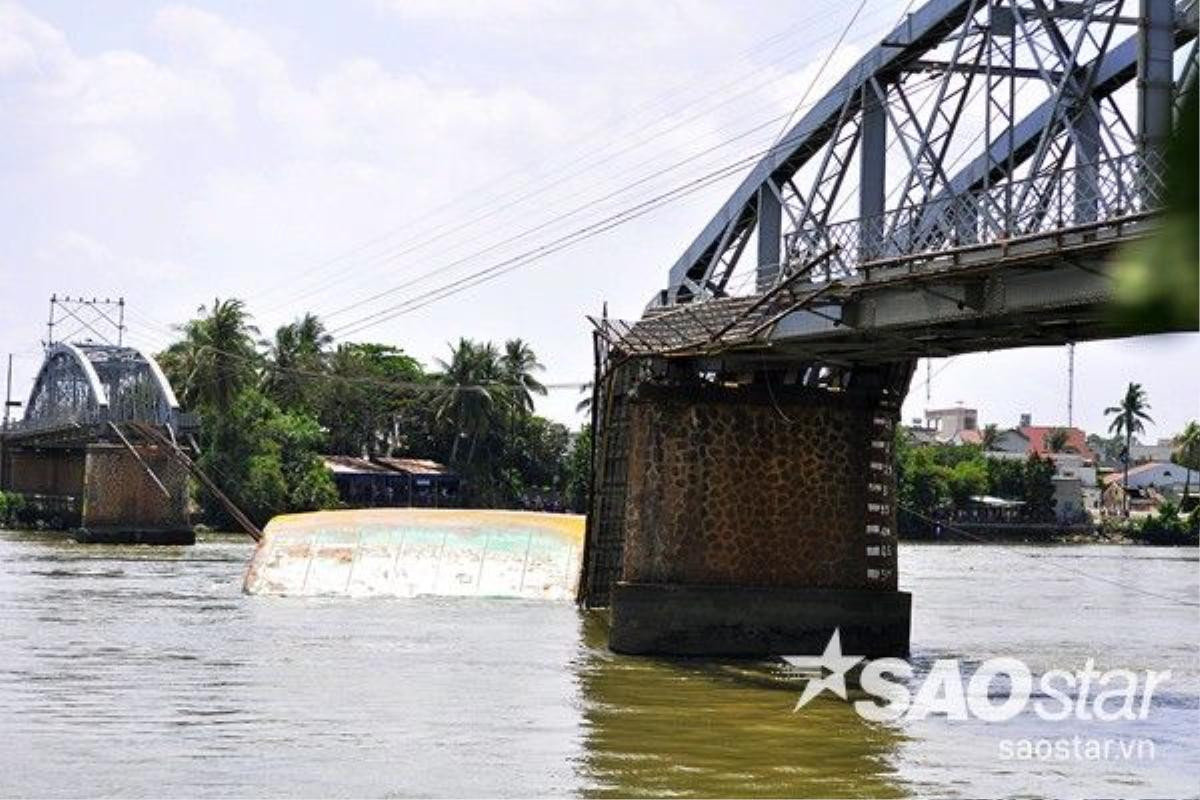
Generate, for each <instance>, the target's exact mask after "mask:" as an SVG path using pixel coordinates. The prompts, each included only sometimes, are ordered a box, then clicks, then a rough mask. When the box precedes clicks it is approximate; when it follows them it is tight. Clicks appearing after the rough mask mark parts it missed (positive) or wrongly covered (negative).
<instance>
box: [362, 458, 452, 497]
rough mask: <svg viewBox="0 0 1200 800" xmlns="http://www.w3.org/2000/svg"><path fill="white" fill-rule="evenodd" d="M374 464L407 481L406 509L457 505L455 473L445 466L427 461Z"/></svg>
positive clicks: (381, 460)
mask: <svg viewBox="0 0 1200 800" xmlns="http://www.w3.org/2000/svg"><path fill="white" fill-rule="evenodd" d="M375 463H377V464H382V465H383V466H385V467H387V468H389V469H391V470H393V471H395V472H396V473H397V474H399V475H403V476H404V477H405V478H406V479H407V481H408V503H407V505H410V506H420V507H433V508H439V507H441V506H455V505H457V504H458V489H459V477H458V473H456V472H454V471H453V470H452V469H450V468H449V467H447V466H445V465H444V464H439V463H438V462H436V461H430V460H429V459H427V458H376V459H375Z"/></svg>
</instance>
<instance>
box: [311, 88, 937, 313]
mask: <svg viewBox="0 0 1200 800" xmlns="http://www.w3.org/2000/svg"><path fill="white" fill-rule="evenodd" d="M927 80H928V83H929V84H930V85H932V83H933V79H927ZM847 91H850V90H847ZM890 102H896V103H898V102H899V101H890ZM790 142H791V139H790V138H789V139H788V140H784V141H781V142H779V143H777V144H774V145H772V146H771V147H769V148H766V149H764V150H760V151H758V152H755V153H751V154H750V155H748V156H745V157H742V158H741V159H739V160H737V161H735V162H732V163H729V164H726V165H724V166H722V167H720V168H718V169H716V170H713V171H711V172H708V173H706V174H704V175H701V176H700V177H699V178H695V179H693V180H691V181H689V182H687V183H684V184H681V185H678V186H676V187H675V188H673V189H670V190H669V191H666V192H663V193H661V194H659V195H656V196H655V197H652V198H650V199H649V200H645V201H642V202H640V203H638V204H636V205H634V206H632V207H629V208H626V209H623V210H621V211H619V212H617V213H616V214H612V215H609V216H608V217H605V218H602V219H600V220H598V221H596V222H593V223H590V224H588V225H585V226H583V227H581V228H579V229H577V230H575V231H572V232H571V233H569V234H567V235H565V236H562V237H560V238H558V239H556V240H554V241H552V242H550V243H548V244H546V245H542V246H540V247H536V248H533V249H531V250H528V251H525V252H523V253H521V254H518V255H516V256H513V257H511V258H509V259H505V260H503V261H501V262H499V263H498V264H493V265H492V266H489V267H487V268H485V269H482V270H479V271H477V272H475V273H472V274H471V275H468V276H467V277H466V278H462V279H458V280H456V281H453V282H451V283H450V284H446V285H444V286H442V287H439V288H437V289H434V290H431V291H429V292H425V293H423V294H421V295H418V296H416V297H415V298H410V299H409V300H407V301H402V302H401V303H399V304H396V305H393V306H390V307H387V308H384V309H381V310H379V311H376V312H373V313H371V314H368V315H365V316H364V317H360V318H359V319H357V320H353V321H351V322H348V323H344V324H343V325H341V326H339V327H337V328H335V329H334V330H333V331H332V332H333V333H334V334H338V333H342V334H343V335H344V334H348V333H355V332H358V331H360V330H362V329H364V328H366V327H371V325H373V324H377V322H383V321H386V320H388V319H392V318H393V317H394V316H397V315H398V314H393V313H392V312H394V311H397V310H399V313H404V307H405V306H407V305H409V304H411V303H413V302H416V301H418V300H421V299H423V298H425V297H427V296H429V295H430V294H432V293H436V292H440V291H444V290H446V289H449V288H452V287H455V286H458V285H461V284H462V283H463V282H464V281H468V280H470V279H472V278H475V277H480V276H485V277H484V281H486V280H490V279H491V278H489V277H486V276H488V275H491V274H492V273H495V272H499V273H500V274H505V273H507V272H511V271H512V269H515V268H517V267H519V266H522V265H523V264H524V263H531V262H532V261H536V260H540V259H541V258H544V257H545V256H547V255H550V254H551V253H553V252H557V251H558V250H561V249H563V248H564V247H568V246H570V245H571V244H574V243H577V242H579V241H584V240H586V239H589V238H592V237H593V236H595V235H597V234H598V233H602V232H604V231H606V230H609V229H611V228H614V227H617V226H619V225H621V224H624V223H625V222H628V221H631V220H633V219H637V218H638V217H641V216H643V215H644V214H646V213H648V212H649V211H652V210H654V209H655V208H657V207H659V206H662V205H666V204H667V203H669V202H672V201H673V200H674V199H678V198H680V197H685V196H687V195H690V194H693V193H695V192H696V191H699V190H700V189H703V188H705V187H706V186H708V185H711V184H712V183H715V182H716V181H718V180H720V179H722V178H724V177H727V176H728V175H731V174H733V173H734V172H736V171H738V170H740V169H742V168H743V167H745V166H748V165H750V164H753V163H755V162H757V161H758V160H760V159H762V158H763V157H765V156H767V155H768V154H770V153H771V152H772V151H774V150H775V149H777V148H779V147H780V146H783V145H787V144H790ZM570 213H572V214H573V213H576V211H573V212H570ZM546 224H547V223H543V225H542V226H539V227H545V226H546ZM523 235H524V232H522V233H519V234H517V235H515V236H513V237H510V239H508V240H505V242H504V243H508V242H511V241H515V240H517V239H520V238H522V237H523ZM499 246H501V245H499V244H498V245H493V246H492V247H489V248H486V249H485V250H484V251H481V253H483V254H486V252H488V251H490V250H493V249H496V247H499ZM479 254H480V253H473V254H471V255H469V256H465V257H464V258H461V259H459V260H457V261H454V262H451V263H450V264H445V265H442V266H439V267H437V268H435V269H433V270H430V271H428V272H425V273H423V274H422V275H420V276H418V277H417V278H415V279H413V280H410V281H408V282H406V283H404V284H401V285H400V286H395V287H391V288H390V289H387V290H384V291H382V292H378V293H376V294H375V295H373V296H372V297H371V298H369V300H368V301H367V302H369V301H371V300H375V299H380V298H382V297H384V296H387V295H389V294H393V293H395V292H396V291H399V290H400V289H403V288H407V287H408V286H411V285H412V284H413V283H415V282H418V281H419V280H422V279H424V278H426V277H431V276H433V275H437V274H439V273H441V272H443V271H445V270H446V269H450V268H453V267H454V266H458V265H461V264H463V263H465V262H467V261H469V260H472V259H473V258H475V257H477V256H478V255H479ZM484 281H481V282H484ZM472 285H477V284H472ZM464 288H469V287H464ZM456 293H457V291H452V292H448V293H447V294H446V295H445V296H449V294H456ZM422 305H424V304H422ZM417 307H420V306H417ZM372 320H376V322H371V321H372ZM367 322H371V325H365V324H364V323H367Z"/></svg>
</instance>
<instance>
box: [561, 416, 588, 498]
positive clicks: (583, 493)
mask: <svg viewBox="0 0 1200 800" xmlns="http://www.w3.org/2000/svg"><path fill="white" fill-rule="evenodd" d="M566 472H567V478H566V484H567V505H568V507H569V508H570V509H571V511H574V512H575V513H576V514H584V513H586V512H587V504H588V492H589V491H590V489H591V477H592V426H591V425H584V426H583V429H582V430H581V431H580V432H579V435H578V436H576V437H575V441H574V442H572V444H571V452H570V453H569V454H568V455H567V467H566Z"/></svg>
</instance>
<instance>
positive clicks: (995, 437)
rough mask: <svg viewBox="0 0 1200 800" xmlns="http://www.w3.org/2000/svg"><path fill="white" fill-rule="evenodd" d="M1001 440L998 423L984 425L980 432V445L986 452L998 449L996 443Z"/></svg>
mask: <svg viewBox="0 0 1200 800" xmlns="http://www.w3.org/2000/svg"><path fill="white" fill-rule="evenodd" d="M999 441H1000V428H998V427H997V426H996V423H994V422H991V423H988V424H987V425H984V426H983V430H982V431H980V432H979V445H980V446H981V447H982V448H983V450H984V452H985V453H986V452H988V451H989V450H995V449H996V443H997V442H999Z"/></svg>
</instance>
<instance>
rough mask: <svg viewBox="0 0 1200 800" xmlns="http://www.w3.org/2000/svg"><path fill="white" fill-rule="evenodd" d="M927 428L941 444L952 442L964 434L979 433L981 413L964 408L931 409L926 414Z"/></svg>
mask: <svg viewBox="0 0 1200 800" xmlns="http://www.w3.org/2000/svg"><path fill="white" fill-rule="evenodd" d="M925 427H926V428H927V429H929V430H932V431H933V432H934V436H935V438H936V439H937V440H938V441H939V442H952V441H955V440H956V437H958V436H959V434H961V433H962V432H965V431H976V432H977V431H978V428H979V412H978V411H977V410H975V409H974V408H964V407H963V406H955V407H954V408H934V409H930V410H928V411H926V412H925ZM976 443H977V442H976Z"/></svg>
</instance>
